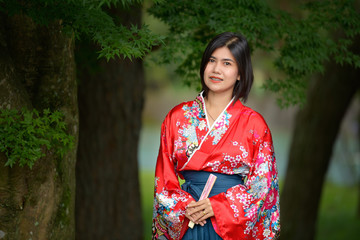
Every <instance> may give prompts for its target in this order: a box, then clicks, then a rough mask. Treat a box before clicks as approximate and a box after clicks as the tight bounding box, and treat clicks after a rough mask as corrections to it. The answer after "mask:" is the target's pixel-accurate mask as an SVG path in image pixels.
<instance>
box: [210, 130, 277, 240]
mask: <svg viewBox="0 0 360 240" xmlns="http://www.w3.org/2000/svg"><path fill="white" fill-rule="evenodd" d="M262 125H265V127H260V128H257V129H253V130H250V131H249V132H250V133H251V136H252V137H250V138H249V145H250V146H251V148H252V149H250V152H252V154H253V156H252V159H253V160H252V163H251V166H250V171H249V174H248V176H247V179H246V180H245V183H244V185H240V184H239V185H237V186H234V187H232V188H230V189H228V190H227V191H226V192H225V193H221V194H218V195H216V196H213V197H211V198H210V201H211V205H212V208H213V210H214V214H215V218H214V219H213V221H214V225H215V227H216V228H217V231H218V232H219V235H220V236H221V237H222V238H223V239H226V240H227V239H277V238H278V235H279V234H280V205H279V187H278V177H277V167H276V160H275V155H274V150H273V143H272V138H271V133H270V130H269V129H268V128H267V126H266V124H262ZM216 228H215V229H216Z"/></svg>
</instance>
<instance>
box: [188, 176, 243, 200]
mask: <svg viewBox="0 0 360 240" xmlns="http://www.w3.org/2000/svg"><path fill="white" fill-rule="evenodd" d="M181 174H182V175H183V176H184V178H185V183H184V184H183V185H181V189H182V190H184V191H186V192H188V193H190V194H191V196H192V197H193V198H194V199H195V200H196V201H199V198H200V196H201V193H202V191H203V189H204V187H205V184H206V181H207V179H208V178H209V175H210V174H214V175H215V176H216V177H217V178H216V181H215V184H214V186H213V188H212V190H211V192H210V194H209V197H212V196H214V195H217V194H219V193H222V192H226V190H228V189H229V188H231V187H233V186H236V185H238V184H244V180H243V178H242V177H241V176H240V175H238V174H234V175H227V174H222V173H211V172H204V171H183V172H181Z"/></svg>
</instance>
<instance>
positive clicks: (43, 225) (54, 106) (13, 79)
mask: <svg viewBox="0 0 360 240" xmlns="http://www.w3.org/2000/svg"><path fill="white" fill-rule="evenodd" d="M0 22H1V25H0V53H1V54H0V109H5V108H7V109H21V108H23V107H25V108H29V109H33V108H35V109H37V110H38V111H42V110H43V109H44V108H50V110H61V111H62V112H63V113H64V114H65V122H66V124H67V126H68V129H69V132H70V133H71V134H72V135H74V136H75V139H76V141H77V137H76V136H77V126H78V111H77V101H76V93H77V89H76V78H75V62H74V57H73V56H74V54H73V52H74V50H73V45H74V44H73V38H72V37H71V36H65V35H64V34H63V33H62V31H61V30H62V29H61V24H60V22H54V23H52V24H49V25H48V26H47V27H42V26H39V25H36V24H35V23H34V22H33V21H32V20H31V19H30V18H29V17H27V16H23V15H16V16H12V17H9V16H7V15H5V14H3V13H0ZM75 157H76V146H75V147H74V148H73V150H72V151H70V152H69V153H68V154H67V155H66V156H64V157H63V158H61V159H60V158H59V157H58V156H56V155H55V154H54V151H47V152H46V156H45V157H43V158H41V159H40V160H38V161H37V162H36V163H35V165H34V166H33V168H32V169H29V168H28V167H27V166H25V167H19V166H14V167H12V168H10V167H5V166H4V164H5V162H6V156H5V155H4V154H3V153H0V238H1V239H9V240H13V239H19V240H22V239H24V240H25V239H26V240H28V239H38V240H43V239H74V237H75V229H74V205H75V196H74V194H75Z"/></svg>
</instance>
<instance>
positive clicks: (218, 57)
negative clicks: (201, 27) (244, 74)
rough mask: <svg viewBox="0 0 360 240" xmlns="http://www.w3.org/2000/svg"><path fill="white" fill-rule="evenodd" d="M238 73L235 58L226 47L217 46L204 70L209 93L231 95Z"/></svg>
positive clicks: (238, 78) (238, 77) (238, 76)
mask: <svg viewBox="0 0 360 240" xmlns="http://www.w3.org/2000/svg"><path fill="white" fill-rule="evenodd" d="M238 80H240V75H239V71H238V67H237V64H236V60H235V58H234V56H233V55H232V53H231V52H230V50H229V49H228V48H227V47H220V48H217V49H216V50H215V51H214V52H213V53H212V54H211V57H210V59H209V62H208V63H207V65H206V68H205V71H204V81H205V84H206V86H207V87H208V88H209V93H210V94H220V93H221V94H224V96H227V97H230V98H231V97H232V93H233V89H234V86H235V83H236V81H238Z"/></svg>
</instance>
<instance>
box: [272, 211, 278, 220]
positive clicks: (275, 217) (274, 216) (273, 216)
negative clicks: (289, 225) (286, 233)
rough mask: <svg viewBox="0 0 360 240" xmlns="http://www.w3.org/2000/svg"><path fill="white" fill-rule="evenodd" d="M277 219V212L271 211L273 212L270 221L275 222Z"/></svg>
mask: <svg viewBox="0 0 360 240" xmlns="http://www.w3.org/2000/svg"><path fill="white" fill-rule="evenodd" d="M278 219H279V212H278V211H275V212H273V214H272V215H271V222H277V221H278Z"/></svg>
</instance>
